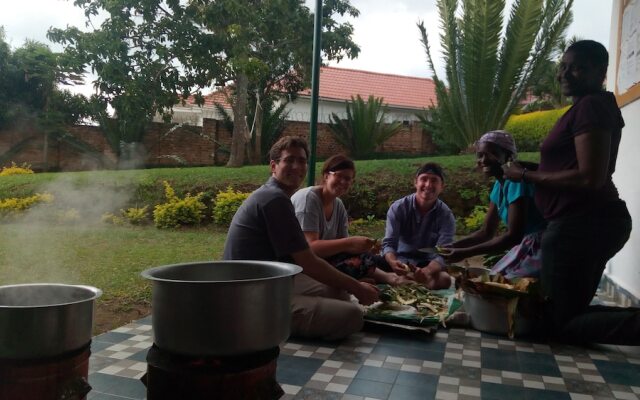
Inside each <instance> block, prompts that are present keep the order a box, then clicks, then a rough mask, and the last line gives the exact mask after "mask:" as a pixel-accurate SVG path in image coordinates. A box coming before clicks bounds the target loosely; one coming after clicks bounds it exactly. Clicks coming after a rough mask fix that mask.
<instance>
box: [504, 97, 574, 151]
mask: <svg viewBox="0 0 640 400" xmlns="http://www.w3.org/2000/svg"><path fill="white" fill-rule="evenodd" d="M568 109H569V106H567V107H565V108H560V109H558V110H549V111H534V112H531V113H527V114H520V115H512V116H511V117H509V120H508V121H507V124H506V126H505V128H504V129H505V130H507V131H508V132H510V133H511V134H512V135H513V138H514V139H515V141H516V146H517V147H518V151H539V150H540V144H541V143H542V141H543V140H544V138H545V137H546V136H547V134H548V133H549V131H550V130H551V128H552V127H553V125H554V124H555V123H556V121H557V120H558V118H560V117H561V116H562V115H563V114H564V113H565V112H566V111H567V110H568Z"/></svg>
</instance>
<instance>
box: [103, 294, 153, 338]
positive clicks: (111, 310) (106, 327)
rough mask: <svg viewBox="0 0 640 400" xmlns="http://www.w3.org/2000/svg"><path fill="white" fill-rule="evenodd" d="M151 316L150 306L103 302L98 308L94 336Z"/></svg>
mask: <svg viewBox="0 0 640 400" xmlns="http://www.w3.org/2000/svg"><path fill="white" fill-rule="evenodd" d="M149 314H151V306H150V305H149V304H134V305H122V304H119V303H118V302H116V301H113V302H101V303H100V304H98V305H97V306H96V315H95V325H94V327H93V334H94V335H99V334H101V333H104V332H107V331H110V330H113V329H116V328H118V327H121V326H123V325H126V324H128V323H130V322H132V321H135V320H137V319H140V318H143V317H146V316H147V315H149Z"/></svg>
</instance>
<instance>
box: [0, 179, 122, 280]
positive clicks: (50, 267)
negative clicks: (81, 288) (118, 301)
mask: <svg viewBox="0 0 640 400" xmlns="http://www.w3.org/2000/svg"><path fill="white" fill-rule="evenodd" d="M92 176H93V175H92V174H91V173H88V174H81V175H73V176H72V175H66V174H65V175H62V174H61V175H60V178H59V179H57V180H55V181H54V182H50V183H48V184H46V185H44V186H43V187H40V188H38V190H37V192H38V193H45V192H46V193H50V194H52V195H53V197H54V200H53V202H51V203H40V204H38V205H36V206H34V207H32V208H30V209H29V210H27V211H26V214H25V215H23V216H20V217H18V218H16V219H15V221H10V222H6V221H3V222H2V223H0V285H6V284H16V283H35V282H47V283H74V284H77V283H86V282H83V280H84V279H83V276H82V270H79V268H77V265H78V264H82V263H91V262H92V260H95V257H96V256H97V255H98V254H99V252H95V254H94V252H92V249H90V248H84V247H83V246H81V244H82V243H81V241H82V238H83V237H85V236H86V235H90V234H91V233H92V232H93V231H95V230H96V229H101V227H102V226H104V225H102V224H104V223H103V222H101V216H102V215H103V214H104V213H106V212H114V211H117V210H119V209H120V208H124V207H125V206H126V204H127V202H128V201H129V199H130V197H131V190H130V189H129V185H126V184H123V185H113V184H109V185H107V184H105V183H104V182H103V181H102V180H96V181H95V182H93V181H92V180H91V179H92ZM105 246H107V247H108V243H105ZM100 254H101V253H100ZM79 261H80V262H79ZM69 265H75V266H76V267H74V268H70V267H69Z"/></svg>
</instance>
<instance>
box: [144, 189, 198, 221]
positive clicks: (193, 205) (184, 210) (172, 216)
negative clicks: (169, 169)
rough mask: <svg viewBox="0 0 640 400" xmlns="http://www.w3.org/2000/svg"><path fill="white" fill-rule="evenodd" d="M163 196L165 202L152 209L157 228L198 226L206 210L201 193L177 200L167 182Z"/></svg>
mask: <svg viewBox="0 0 640 400" xmlns="http://www.w3.org/2000/svg"><path fill="white" fill-rule="evenodd" d="M163 184H164V194H165V197H166V198H167V202H166V203H163V204H158V205H156V206H155V208H154V209H153V222H154V223H155V225H156V227H158V228H177V227H178V226H180V225H195V224H199V223H200V221H202V218H203V217H204V210H205V209H206V208H207V207H206V206H205V205H204V203H203V202H202V201H201V199H202V196H204V193H203V192H200V193H198V194H197V195H195V196H192V195H191V194H190V193H187V195H186V196H185V197H184V199H181V198H179V197H178V196H177V195H176V193H175V191H174V190H173V188H172V187H171V185H169V182H167V181H164V182H163Z"/></svg>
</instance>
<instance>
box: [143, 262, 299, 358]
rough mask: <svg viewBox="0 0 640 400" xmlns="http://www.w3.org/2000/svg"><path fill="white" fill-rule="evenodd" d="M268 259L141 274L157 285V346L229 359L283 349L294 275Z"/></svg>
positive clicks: (154, 302) (295, 269)
mask: <svg viewBox="0 0 640 400" xmlns="http://www.w3.org/2000/svg"><path fill="white" fill-rule="evenodd" d="M301 271H302V268H300V267H299V266H297V265H293V264H287V263H280V262H269V261H211V262H197V263H187V264H175V265H167V266H163V267H157V268H152V269H149V270H146V271H144V272H142V276H143V277H145V278H147V279H150V280H152V281H153V289H152V291H153V294H152V325H153V333H154V342H155V344H156V345H157V346H158V347H160V348H161V349H164V350H167V351H172V352H175V353H179V354H185V355H201V356H205V355H214V356H227V355H239V354H246V353H251V352H255V351H260V350H266V349H270V348H272V347H275V346H278V345H279V344H280V343H281V342H283V341H284V340H286V339H287V337H289V329H290V325H291V289H292V286H293V276H294V275H296V274H298V273H300V272H301Z"/></svg>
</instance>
